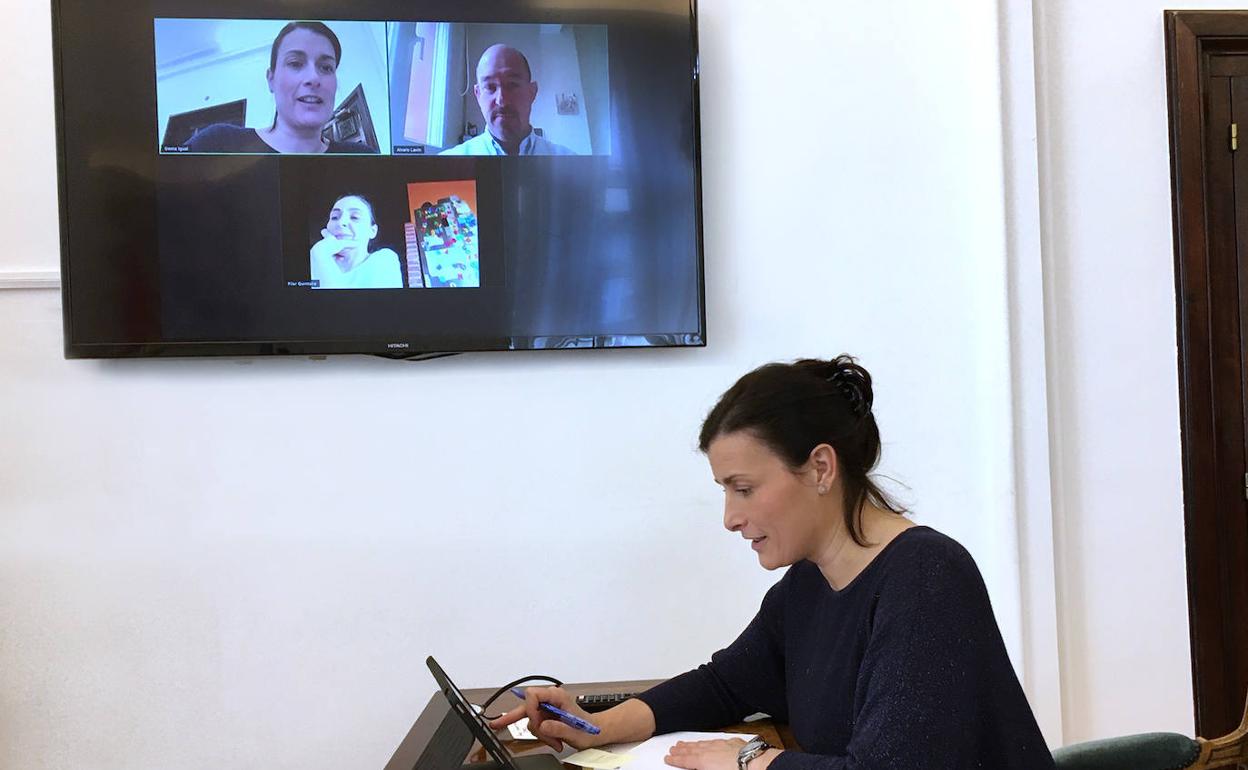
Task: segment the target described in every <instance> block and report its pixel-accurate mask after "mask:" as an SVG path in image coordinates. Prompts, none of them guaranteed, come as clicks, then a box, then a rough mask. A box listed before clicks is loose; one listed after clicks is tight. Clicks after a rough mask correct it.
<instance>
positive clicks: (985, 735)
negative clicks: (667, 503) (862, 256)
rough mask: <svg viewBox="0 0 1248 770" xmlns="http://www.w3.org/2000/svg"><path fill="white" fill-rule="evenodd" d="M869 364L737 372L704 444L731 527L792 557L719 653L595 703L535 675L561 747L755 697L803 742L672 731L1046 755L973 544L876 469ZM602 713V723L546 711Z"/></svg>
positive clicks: (938, 765) (871, 750)
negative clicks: (912, 508) (915, 514)
mask: <svg viewBox="0 0 1248 770" xmlns="http://www.w3.org/2000/svg"><path fill="white" fill-rule="evenodd" d="M873 400H874V395H873V391H872V387H871V376H870V374H868V373H867V370H866V369H864V368H863V367H861V366H859V365H858V364H857V363H856V362H855V361H854V360H853V359H852V358H850V357H849V356H840V357H838V358H835V359H832V360H829V361H824V360H817V359H806V360H801V361H797V362H794V363H792V364H768V365H766V366H763V367H760V368H758V369H756V370H754V371H752V372H750V373H748V374H746V375H745V376H744V377H742V378H741V379H740V380H738V381H737V383H736V384H735V385H733V386H732V387H731V388H729V389H728V391H727V392H726V393H724V395H723V396H721V397H720V399H719V402H718V403H717V404H716V405H715V407H714V408H713V409H712V410H711V412H710V414H709V415H708V416H707V418H706V420H705V422H704V423H703V424H702V432H701V437H700V440H699V446H700V448H701V449H702V451H703V452H705V453H706V455H707V458H708V459H709V460H710V465H711V472H712V474H713V475H714V478H715V481H716V483H717V484H719V485H720V486H721V487H723V489H724V496H725V497H724V520H723V524H724V526H725V527H726V528H727V529H728V530H730V531H732V532H736V533H739V534H740V535H741V536H742V537H743V538H745V539H746V540H747V541H748V542H749V546H750V548H752V549H753V550H754V552H755V553H757V554H758V561H759V564H760V565H761V566H762V567H763V568H764V569H768V570H774V569H779V568H781V567H787V568H788V569H787V571H786V572H785V573H784V575H783V577H781V579H780V580H779V582H777V583H776V584H775V585H774V586H773V587H772V588H771V590H769V591H768V592H767V595H766V596H765V597H764V599H763V602H762V607H761V608H760V609H759V611H758V614H757V615H756V616H755V617H754V620H753V621H751V622H750V624H749V626H747V627H746V629H745V630H744V631H743V632H742V633H741V635H740V636H739V637H738V638H737V639H736V641H734V642H732V643H731V644H729V645H728V646H727V647H725V648H724V649H722V650H720V651H718V652H716V653H715V654H713V655H712V656H711V659H710V661H709V662H708V663H705V664H703V665H702V666H699V667H698V668H696V669H694V670H693V671H689V672H687V673H684V674H681V675H679V676H677V677H674V678H673V679H669V680H668V681H666V682H664V683H663V684H660V685H658V686H657V687H654V688H653V689H651V690H648V691H646V692H644V693H641V694H640V695H639V696H638V697H637V698H634V699H631V700H628V701H625V702H624V703H622V704H620V705H618V706H616V707H614V708H612V709H609V710H607V711H604V712H601V713H599V714H595V715H593V716H592V717H589V716H588V715H586V714H585V712H584V711H582V710H581V709H580V708H579V707H578V706H577V704H576V701H575V699H574V698H572V697H571V696H570V695H569V694H568V693H567V692H565V691H564V690H563V689H561V688H557V687H529V688H528V689H527V691H526V693H525V696H526V700H525V703H524V705H522V706H518V707H516V708H515V709H513V710H511V711H509V712H507V713H506V714H504V715H503V716H501V717H499V718H498V719H497V720H495V721H494V722H493V723H492V724H491V726H493V727H495V728H497V727H501V726H503V725H506V724H509V723H511V722H514V721H516V720H518V719H520V718H521V717H526V716H527V717H528V718H529V730H530V731H531V732H533V734H534V735H536V736H537V737H538V738H539V739H541V740H542V741H544V742H546V743H548V744H550V745H551V746H553V747H555V748H559V747H560V746H561V744H563V743H568V744H570V745H572V746H575V747H577V748H587V747H590V746H601V745H605V744H610V743H623V742H628V741H639V740H644V739H646V738H648V737H650V736H651V735H653V734H656V733H670V732H676V731H682V730H714V729H717V728H723V727H726V726H729V725H733V724H736V723H739V722H741V721H742V720H743V719H744V718H745V717H746V716H748V715H750V714H753V713H755V712H764V713H766V714H770V715H771V716H772V717H773V718H774V719H775V720H776V721H778V722H784V723H788V724H789V726H790V727H791V729H792V732H793V736H794V738H795V739H796V742H797V744H798V745H799V746H800V747H801V748H800V749H799V748H797V747H795V746H790V747H786V748H783V749H781V748H777V747H772V746H768V745H767V744H766V743H763V742H762V741H758V740H756V741H751V742H750V743H748V744H747V743H746V742H745V741H742V740H713V741H697V742H688V743H683V742H682V743H677V744H676V745H675V747H674V748H673V749H672V750H671V753H670V754H669V755H668V756H667V758H666V761H667V763H668V764H669V765H672V766H674V767H680V768H688V769H690V770H849V769H850V768H854V769H856V770H865V769H866V768H907V769H909V768H924V769H925V770H939V769H948V770H953V769H954V768H971V767H983V768H995V769H996V770H1041V769H1043V770H1051V768H1053V759H1052V757H1051V755H1050V754H1049V751H1048V748H1047V746H1046V745H1045V742H1044V738H1043V736H1042V735H1041V734H1040V729H1039V727H1038V726H1037V725H1036V720H1035V717H1034V716H1033V715H1032V712H1031V708H1030V706H1029V705H1028V703H1027V699H1026V697H1025V695H1024V693H1023V689H1022V687H1021V686H1020V685H1019V683H1018V677H1017V676H1016V675H1015V673H1014V669H1013V667H1012V665H1011V663H1010V659H1009V657H1008V655H1007V654H1006V650H1005V644H1004V642H1003V641H1002V638H1001V633H1000V631H999V630H998V628H997V623H996V619H995V618H994V616H993V613H992V607H991V605H990V604H989V601H988V592H987V590H986V589H985V587H984V581H983V578H982V577H980V574H979V570H978V568H977V567H976V566H975V562H974V560H973V559H972V558H971V556H970V554H969V553H967V551H966V549H964V548H963V547H962V546H961V545H959V544H958V543H957V542H955V541H954V540H953V539H951V538H949V537H947V536H946V535H943V534H941V533H939V532H937V531H935V530H933V529H930V528H928V527H925V526H916V525H914V524H913V523H911V522H910V521H908V520H907V519H906V518H905V517H904V516H903V513H904V512H905V511H904V510H903V509H902V508H901V507H900V506H898V505H897V504H896V503H894V502H893V501H892V500H891V499H890V498H889V496H888V495H887V494H886V493H885V492H884V491H883V490H882V489H880V488H879V487H878V486H877V485H876V483H875V481H874V480H873V479H872V477H871V475H870V472H871V470H872V469H873V468H874V467H875V465H876V463H877V462H878V461H879V457H880V433H879V429H878V427H877V426H876V422H875V415H874V413H873V411H872V406H873ZM541 702H546V703H550V704H553V705H555V706H558V707H560V708H562V709H564V710H566V711H570V712H572V713H574V714H576V715H578V716H582V717H585V718H588V719H590V720H591V721H592V722H593V723H594V724H596V725H597V726H598V727H600V728H601V732H600V733H599V734H598V735H589V734H587V733H585V732H581V731H578V730H575V729H573V728H571V727H569V726H567V725H565V724H563V723H561V722H560V721H558V720H557V719H553V718H551V717H549V716H547V715H546V714H545V712H543V711H541V710H539V708H538V704H539V703H541Z"/></svg>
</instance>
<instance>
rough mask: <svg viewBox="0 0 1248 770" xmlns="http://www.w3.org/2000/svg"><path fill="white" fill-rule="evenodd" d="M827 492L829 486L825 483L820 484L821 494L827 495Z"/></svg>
mask: <svg viewBox="0 0 1248 770" xmlns="http://www.w3.org/2000/svg"><path fill="white" fill-rule="evenodd" d="M827 493H828V488H827V487H825V486H824V485H822V484H820V485H819V494H821V495H826V494H827Z"/></svg>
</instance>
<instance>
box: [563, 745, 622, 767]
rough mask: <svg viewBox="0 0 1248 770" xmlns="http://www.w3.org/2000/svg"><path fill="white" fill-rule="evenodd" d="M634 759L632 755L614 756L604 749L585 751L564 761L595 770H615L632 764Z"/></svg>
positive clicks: (565, 758)
mask: <svg viewBox="0 0 1248 770" xmlns="http://www.w3.org/2000/svg"><path fill="white" fill-rule="evenodd" d="M632 759H633V757H632V755H631V754H612V753H611V752H609V751H603V750H602V749H585V750H584V751H578V752H576V753H575V754H573V755H572V756H570V757H564V758H563V761H564V762H567V763H568V764H571V765H580V766H581V767H591V768H594V770H615V768H617V767H619V766H621V765H623V764H625V763H626V762H631V761H632Z"/></svg>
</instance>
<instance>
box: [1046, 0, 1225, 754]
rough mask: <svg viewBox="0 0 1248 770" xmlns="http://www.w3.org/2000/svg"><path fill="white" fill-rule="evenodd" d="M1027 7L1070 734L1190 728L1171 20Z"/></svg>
mask: <svg viewBox="0 0 1248 770" xmlns="http://www.w3.org/2000/svg"><path fill="white" fill-rule="evenodd" d="M1183 7H1187V8H1214V7H1224V8H1225V7H1234V6H1232V5H1231V4H1230V3H1217V2H1214V3H1209V2H1199V3H1187V2H1168V3H1165V4H1162V3H1149V2H1139V1H1138V0H1102V1H1101V2H1096V3H1086V2H1078V1H1077V0H1040V1H1039V2H1037V9H1038V11H1039V12H1038V14H1037V16H1036V19H1037V25H1036V31H1037V35H1036V38H1037V40H1038V44H1037V70H1038V79H1039V83H1040V87H1039V93H1038V102H1039V105H1040V108H1039V113H1040V126H1041V129H1040V146H1041V153H1040V156H1041V159H1042V163H1041V166H1040V168H1041V178H1042V188H1043V190H1044V206H1045V209H1046V211H1047V221H1046V223H1045V234H1046V243H1045V255H1046V256H1045V261H1046V272H1047V273H1048V287H1047V288H1048V293H1049V300H1048V307H1049V314H1048V315H1049V340H1048V343H1049V351H1050V355H1049V363H1050V370H1049V383H1050V386H1051V392H1052V394H1053V402H1052V407H1053V408H1052V411H1051V418H1052V441H1053V460H1054V462H1053V478H1054V495H1053V502H1054V515H1055V534H1056V541H1057V552H1058V575H1059V606H1060V607H1061V624H1062V633H1061V636H1062V651H1063V670H1064V676H1063V691H1064V693H1065V703H1064V709H1063V711H1064V726H1065V734H1066V738H1067V739H1070V740H1078V739H1081V738H1086V737H1094V736H1105V735H1113V734H1119V733H1123V732H1134V731H1143V730H1154V729H1157V730H1165V729H1169V730H1180V731H1191V730H1192V729H1193V724H1194V718H1193V707H1192V689H1191V656H1190V647H1189V636H1188V623H1187V589H1186V586H1187V578H1186V567H1185V560H1184V545H1183V513H1182V475H1181V473H1182V467H1181V455H1180V443H1179V404H1178V368H1177V366H1178V364H1177V349H1176V345H1177V343H1176V340H1177V337H1176V332H1175V289H1174V251H1173V240H1172V234H1171V220H1170V166H1169V153H1168V147H1169V144H1168V141H1169V140H1168V137H1167V117H1166V86H1165V82H1166V77H1165V42H1164V41H1165V38H1164V23H1163V18H1162V10H1163V9H1165V8H1183Z"/></svg>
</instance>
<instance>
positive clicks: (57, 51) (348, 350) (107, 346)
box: [51, 0, 707, 359]
mask: <svg viewBox="0 0 1248 770" xmlns="http://www.w3.org/2000/svg"><path fill="white" fill-rule="evenodd" d="M582 1H583V2H585V4H586V5H587V6H588V5H590V4H592V3H593V1H594V0H582ZM63 2H64V0H52V2H51V21H52V78H53V81H52V82H53V102H54V105H55V121H56V172H57V174H56V176H57V201H58V205H57V210H58V225H59V230H60V242H61V254H60V257H61V259H60V284H61V322H62V328H63V335H64V356H65V358H66V359H103V358H203V357H249V356H263V357H268V356H312V357H322V356H330V355H373V356H381V357H386V358H396V359H419V358H428V357H438V356H441V355H448V354H454V353H474V352H519V351H534V350H551V349H626V350H637V349H643V350H644V349H651V348H700V347H706V345H707V341H706V337H707V324H706V258H705V234H704V223H703V211H702V141H701V137H702V105H701V96H700V91H699V84H700V76H701V54H700V51H699V47H698V3H697V0H689V2H688V8H689V31H690V39H689V45H690V71H689V88H690V96H691V105H692V108H693V116H692V117H693V132H692V142H693V147H692V150H693V171H694V180H693V181H694V230H695V232H694V242H695V249H696V252H697V253H696V255H695V256H696V260H697V273H698V282H697V283H698V285H697V292H698V325H699V331H698V332H697V333H696V334H690V333H688V332H666V333H665V332H658V331H655V330H646V331H639V332H637V333H636V334H631V335H592V334H585V335H583V336H581V337H579V338H575V339H580V340H584V339H588V340H591V343H590V344H567V345H557V344H556V345H550V346H534V345H533V344H532V341H533V340H534V339H535V338H534V337H532V336H525V337H462V336H459V337H457V336H455V335H439V336H437V337H434V338H421V337H412V338H409V339H394V338H393V337H356V338H352V339H349V340H335V339H315V340H291V339H273V340H196V341H188V342H169V341H156V342H104V343H98V342H75V341H74V339H73V328H72V323H71V319H72V317H73V302H72V299H71V297H72V292H71V288H70V278H69V276H70V273H71V271H70V269H69V264H70V254H69V204H68V198H69V193H68V189H67V188H68V180H67V174H66V170H67V149H66V126H65V105H64V101H63V100H64V93H65V90H64V73H63V66H62V63H61V62H62V55H63V53H64V51H63V49H62V40H63V35H62V30H61V28H60V23H61V5H62V3H63ZM568 337H569V339H573V337H572V335H568ZM599 337H602V338H603V344H594V343H593V340H596V339H598V338H599ZM623 337H638V338H641V337H652V338H655V339H654V340H647V342H646V344H628V343H627V342H625V343H623V344H615V343H614V342H609V341H608V340H609V339H611V338H616V339H618V338H623ZM677 337H684V338H693V341H684V342H675V341H672V338H677ZM429 339H432V340H436V344H431V343H430V342H429V341H428V340H429ZM517 340H523V341H525V344H520V345H517V344H516V341H517Z"/></svg>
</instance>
